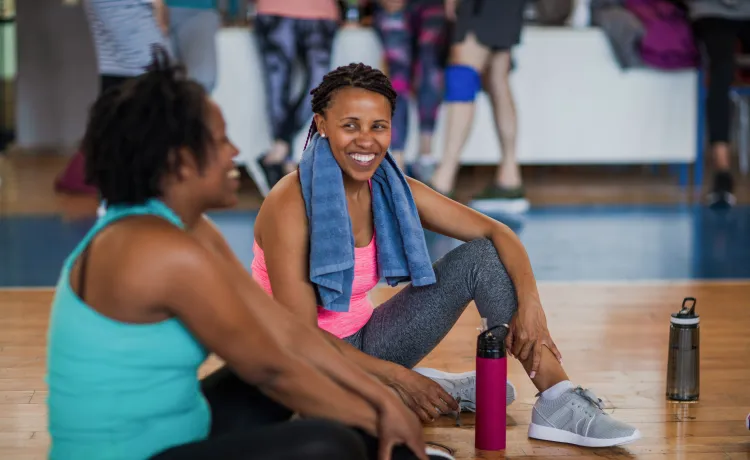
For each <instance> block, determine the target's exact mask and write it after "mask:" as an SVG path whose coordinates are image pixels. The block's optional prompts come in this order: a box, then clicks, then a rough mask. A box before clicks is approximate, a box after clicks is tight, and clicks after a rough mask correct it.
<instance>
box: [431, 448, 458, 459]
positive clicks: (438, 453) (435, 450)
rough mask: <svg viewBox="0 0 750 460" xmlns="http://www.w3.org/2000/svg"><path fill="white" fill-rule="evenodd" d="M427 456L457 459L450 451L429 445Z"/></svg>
mask: <svg viewBox="0 0 750 460" xmlns="http://www.w3.org/2000/svg"><path fill="white" fill-rule="evenodd" d="M425 453H426V454H427V456H428V457H429V458H430V460H440V459H445V458H447V459H449V460H455V457H453V456H452V455H451V454H449V453H448V452H445V451H444V450H441V449H438V448H436V447H430V446H427V449H426V452H425Z"/></svg>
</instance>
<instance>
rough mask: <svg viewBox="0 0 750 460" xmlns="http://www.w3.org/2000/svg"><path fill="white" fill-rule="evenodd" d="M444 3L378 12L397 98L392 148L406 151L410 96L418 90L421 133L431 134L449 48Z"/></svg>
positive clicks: (377, 20)
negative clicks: (445, 54)
mask: <svg viewBox="0 0 750 460" xmlns="http://www.w3.org/2000/svg"><path fill="white" fill-rule="evenodd" d="M446 26H447V21H446V18H445V11H444V7H443V5H442V3H435V4H430V3H428V2H407V6H406V7H405V8H404V9H403V10H401V11H397V12H395V13H388V12H386V11H385V10H383V9H378V11H377V12H376V13H375V28H376V30H377V31H378V34H379V35H380V38H381V40H382V42H383V47H384V49H385V59H386V63H387V65H388V73H389V76H390V79H391V84H392V85H393V89H395V90H396V93H397V94H398V99H397V102H396V113H395V114H394V116H393V128H392V131H393V134H392V139H391V148H392V150H394V151H403V150H404V147H405V145H406V137H407V134H408V132H409V124H408V123H409V105H408V104H409V102H408V101H409V99H408V98H409V94H410V92H411V89H412V86H414V87H415V88H417V91H416V93H417V94H416V96H417V101H418V106H419V130H420V132H421V133H423V134H432V132H433V130H434V129H435V118H436V117H437V112H438V108H439V107H440V102H441V101H442V95H443V59H444V53H445V46H446V38H447V34H446Z"/></svg>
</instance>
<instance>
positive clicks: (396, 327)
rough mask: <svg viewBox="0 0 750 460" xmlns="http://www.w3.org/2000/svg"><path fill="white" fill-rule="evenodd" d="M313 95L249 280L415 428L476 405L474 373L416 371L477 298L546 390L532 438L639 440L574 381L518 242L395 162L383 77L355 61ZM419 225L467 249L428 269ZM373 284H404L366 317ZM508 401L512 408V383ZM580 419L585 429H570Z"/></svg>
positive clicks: (264, 223) (598, 442)
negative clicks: (391, 393)
mask: <svg viewBox="0 0 750 460" xmlns="http://www.w3.org/2000/svg"><path fill="white" fill-rule="evenodd" d="M312 95H313V98H312V108H313V112H314V113H315V115H314V121H313V124H312V126H311V127H310V135H309V136H308V141H309V146H308V145H307V144H306V145H305V152H304V154H303V156H302V160H301V162H300V167H299V169H298V170H297V171H296V172H294V173H292V174H289V175H287V176H286V177H284V178H283V179H282V180H281V181H279V183H278V184H277V185H276V186H275V187H274V188H273V189H272V190H271V193H269V195H268V197H267V198H266V200H265V202H264V203H263V206H262V207H261V210H260V212H259V214H258V217H257V219H256V222H255V244H254V250H255V258H254V260H253V265H252V271H253V273H252V275H253V278H254V279H255V280H256V281H257V282H258V283H259V284H260V285H261V286H262V287H263V288H264V289H265V290H266V292H268V293H269V294H271V295H273V296H274V298H275V300H277V301H278V302H279V303H280V304H282V305H284V306H285V307H287V309H289V310H290V311H292V313H293V314H294V316H295V317H297V318H300V319H301V320H303V321H307V322H309V324H311V325H317V326H318V328H319V331H320V333H321V334H322V335H323V336H324V337H326V338H327V339H328V340H329V341H330V342H331V343H332V344H333V345H335V346H336V347H338V348H339V350H340V351H341V352H342V354H343V355H344V356H346V357H347V358H348V359H349V360H351V362H353V363H356V364H357V365H358V366H360V367H361V368H362V369H363V370H365V371H366V372H368V373H369V374H370V375H371V376H373V377H375V378H377V379H378V380H380V381H382V382H385V383H386V384H387V385H389V386H391V387H392V388H393V389H394V390H395V391H396V392H397V393H398V394H399V395H400V396H401V398H402V400H403V402H404V403H405V404H406V405H407V406H408V407H409V408H411V409H412V410H413V411H414V412H415V413H416V414H417V415H418V416H419V417H420V418H421V419H422V420H423V421H430V420H434V419H435V418H436V417H438V416H440V415H441V414H448V413H450V412H453V411H456V410H463V409H465V410H474V409H475V394H476V391H475V380H476V379H475V377H476V375H475V373H472V372H470V373H464V374H448V373H445V372H441V371H438V370H435V369H414V366H416V365H417V364H418V363H419V362H420V361H421V360H422V359H423V358H424V357H425V356H427V354H428V353H430V352H431V351H432V350H433V349H434V348H435V347H436V346H437V344H438V343H439V342H440V341H441V340H442V339H443V338H444V337H445V336H446V334H447V333H448V332H449V331H450V329H451V328H452V327H453V326H454V324H455V323H456V321H457V320H458V318H459V317H460V316H461V314H462V313H463V311H464V310H465V309H466V307H467V306H468V305H469V303H471V302H472V301H474V302H475V303H476V306H477V309H478V310H479V313H480V314H481V316H482V317H483V318H486V319H487V321H488V324H489V325H490V326H496V325H500V324H509V325H510V333H509V334H508V336H507V338H506V342H507V344H508V350H509V351H510V352H512V353H513V355H515V356H516V357H517V358H518V359H519V360H520V361H521V363H522V364H523V366H524V367H525V369H526V371H527V372H528V374H529V377H530V378H531V379H532V381H533V383H534V384H535V386H536V387H537V388H538V390H539V391H540V392H541V397H540V398H539V399H538V400H537V402H536V404H535V405H534V409H533V413H532V414H533V415H532V424H531V427H530V429H529V436H530V437H532V438H537V439H545V440H550V441H557V442H567V443H573V444H578V445H582V446H590V447H594V446H597V447H601V446H612V445H617V444H623V443H627V442H630V441H633V440H635V439H637V438H638V437H639V436H640V434H639V432H638V431H637V430H636V429H635V428H633V427H631V426H629V425H627V424H624V423H622V422H619V421H616V420H614V419H612V418H611V417H609V416H608V415H606V414H605V413H604V412H603V411H602V408H601V405H600V403H599V402H598V401H597V399H596V398H595V397H593V396H592V394H591V392H590V391H588V390H584V389H582V388H580V387H576V386H575V385H573V384H572V383H571V382H570V381H569V380H568V376H567V374H566V373H565V371H564V370H563V368H562V364H561V355H560V352H559V351H558V349H557V347H556V346H555V343H554V341H553V340H552V338H551V337H550V333H549V331H548V329H547V320H546V317H545V314H544V311H543V309H542V306H541V302H540V300H539V293H538V291H537V287H536V280H535V279H534V275H533V272H532V270H531V264H530V262H529V258H528V255H527V254H526V251H525V249H524V247H523V246H522V245H521V242H520V241H519V240H518V238H517V237H516V236H515V234H514V233H513V232H512V231H511V230H510V229H509V228H508V227H506V226H505V225H503V224H502V223H500V222H497V221H495V220H493V219H491V218H489V217H487V216H485V215H482V214H480V213H477V212H475V211H474V210H472V209H470V208H467V207H465V206H463V205H461V204H459V203H456V202H455V201H452V200H450V199H448V198H447V197H445V196H443V195H441V194H439V193H437V192H436V191H434V190H432V189H430V188H429V187H427V186H425V185H424V184H422V183H420V182H418V181H415V180H412V179H408V178H406V177H405V176H404V175H403V173H402V172H401V170H400V169H399V168H398V166H397V164H396V161H395V159H394V158H393V156H391V154H390V153H389V147H390V144H391V119H392V116H393V113H394V109H395V105H396V93H395V91H394V90H393V88H392V87H391V84H390V81H389V80H388V78H387V77H386V76H385V75H384V74H383V73H381V72H380V71H379V70H376V69H373V68H371V67H369V66H366V65H364V64H350V65H348V66H344V67H339V68H337V69H336V70H334V71H332V72H330V73H329V74H328V75H326V76H325V78H323V81H322V83H321V84H320V86H319V87H318V88H316V89H315V90H313V92H312ZM423 228H426V229H428V230H431V231H434V232H436V233H439V234H442V235H446V236H449V237H452V238H455V239H458V240H461V241H464V242H466V244H463V245H461V246H460V247H458V248H456V249H455V250H453V251H451V252H450V253H449V254H447V255H446V256H445V257H444V258H442V259H441V260H439V261H438V262H437V263H435V264H434V265H433V264H431V262H430V257H429V254H428V252H427V247H426V243H425V239H424V231H423ZM381 278H385V279H386V281H387V282H388V283H389V284H391V285H395V284H397V283H399V282H410V285H408V286H406V287H405V288H404V289H402V290H401V291H400V292H399V293H398V294H396V295H395V296H394V297H392V298H391V299H390V300H388V301H387V302H385V303H384V304H382V305H380V306H379V307H378V308H375V309H374V308H373V305H372V303H371V302H370V300H369V297H368V294H369V291H370V290H371V289H373V288H374V287H375V285H376V284H377V283H378V281H379V280H380V279H381ZM362 383H365V381H363V382H362ZM501 390H502V389H501V388H499V389H498V391H501ZM506 394H507V398H506V403H507V404H510V403H511V402H512V401H513V399H514V397H515V391H514V389H513V386H512V385H510V383H506ZM582 419H586V420H588V423H586V424H584V425H585V428H584V429H583V430H580V429H579V426H576V424H575V423H568V422H566V421H574V420H575V421H580V420H582ZM579 425H580V424H579Z"/></svg>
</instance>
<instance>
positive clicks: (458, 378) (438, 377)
mask: <svg viewBox="0 0 750 460" xmlns="http://www.w3.org/2000/svg"><path fill="white" fill-rule="evenodd" d="M414 372H417V373H419V374H422V375H424V376H425V377H427V378H429V379H431V380H433V381H434V382H435V383H437V384H438V385H440V386H441V387H443V389H444V390H445V391H446V392H447V393H448V394H449V395H451V396H453V397H454V398H455V399H456V400H457V401H459V406H460V408H461V411H462V412H476V411H477V371H471V372H463V373H460V374H454V373H451V372H443V371H439V370H437V369H430V368H426V367H422V368H416V369H414ZM515 400H516V387H514V386H513V384H512V383H510V381H507V382H505V405H506V406H510V405H511V404H512V403H513V401H515Z"/></svg>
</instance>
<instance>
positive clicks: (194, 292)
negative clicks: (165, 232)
mask: <svg viewBox="0 0 750 460" xmlns="http://www.w3.org/2000/svg"><path fill="white" fill-rule="evenodd" d="M172 233H173V234H170V235H169V237H168V238H166V237H164V238H160V237H158V236H156V237H153V239H154V242H152V243H149V244H150V245H151V244H153V246H154V247H155V248H156V247H158V250H150V251H148V253H147V255H145V259H147V260H141V262H140V264H141V265H142V266H143V267H149V268H148V269H147V270H142V271H141V272H139V273H138V277H139V278H140V279H138V280H136V281H133V282H132V284H133V286H132V292H139V290H140V292H143V291H151V292H154V293H155V295H153V296H152V300H150V303H153V304H155V305H166V306H167V307H166V308H167V309H168V310H169V311H170V312H171V313H172V314H173V315H175V316H176V317H177V318H179V319H180V320H181V321H182V322H183V323H184V324H185V326H186V327H187V328H188V329H189V330H190V331H191V332H192V333H193V334H194V335H195V337H196V338H197V339H198V340H199V341H200V342H201V343H202V344H203V345H204V346H206V347H207V348H208V349H209V350H211V351H213V352H214V353H216V354H217V355H218V356H219V357H221V358H222V359H223V360H224V361H225V362H226V363H227V365H229V366H230V367H231V368H232V369H233V370H234V371H235V372H236V373H237V375H238V376H239V377H240V378H242V379H243V380H245V381H246V382H248V383H250V384H253V385H256V386H257V387H258V388H259V389H260V390H261V391H263V392H264V393H266V394H268V395H269V396H270V397H272V398H273V399H275V400H276V401H278V402H279V403H281V404H283V405H285V406H287V407H289V408H290V409H292V410H294V411H297V412H300V413H301V414H304V415H306V416H314V417H324V418H331V419H335V420H339V421H342V422H345V423H350V424H354V425H356V426H358V427H361V428H363V429H365V430H367V431H369V432H371V433H372V432H376V431H377V430H376V426H377V411H376V408H375V407H374V406H373V405H371V404H368V402H367V401H365V400H363V399H362V398H360V397H359V396H358V395H356V394H354V393H353V392H351V391H347V390H346V389H344V388H342V387H340V386H339V385H337V384H336V383H335V382H334V381H333V380H332V379H331V378H329V377H328V376H326V375H325V374H324V373H322V372H320V371H319V370H316V369H315V368H314V367H313V366H311V365H310V364H309V363H308V362H306V361H305V360H303V359H300V357H299V356H297V355H296V354H295V350H294V349H291V348H289V347H287V346H285V343H284V342H282V341H280V340H278V338H277V337H275V336H274V334H272V333H271V331H272V330H273V329H272V328H269V327H268V325H267V321H266V320H265V319H264V318H263V316H262V313H260V312H259V310H258V309H257V308H256V309H252V308H247V304H246V302H245V301H244V300H243V299H242V298H241V296H240V295H239V294H238V293H237V290H236V289H235V288H234V287H233V286H232V283H231V281H230V280H228V279H227V278H226V277H225V276H223V274H222V270H221V268H220V267H219V266H218V264H217V263H216V260H215V257H214V256H212V255H211V254H210V253H209V251H206V250H205V249H204V248H203V247H201V246H200V245H198V244H196V243H195V241H194V239H192V238H190V237H188V236H187V235H180V234H177V235H175V234H174V232H172ZM156 240H161V241H159V244H156ZM157 280H158V281H157ZM139 295H142V294H139ZM258 300H260V298H258ZM260 303H262V302H260ZM338 398H342V402H339V401H337V399H338ZM349 404H352V405H353V406H352V408H349V407H347V405H349Z"/></svg>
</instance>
